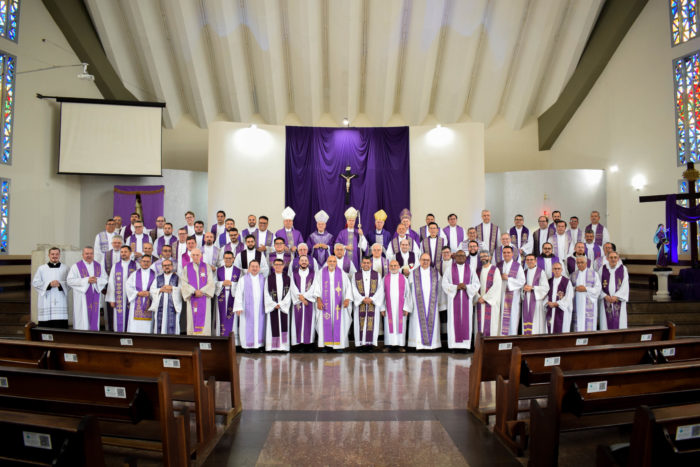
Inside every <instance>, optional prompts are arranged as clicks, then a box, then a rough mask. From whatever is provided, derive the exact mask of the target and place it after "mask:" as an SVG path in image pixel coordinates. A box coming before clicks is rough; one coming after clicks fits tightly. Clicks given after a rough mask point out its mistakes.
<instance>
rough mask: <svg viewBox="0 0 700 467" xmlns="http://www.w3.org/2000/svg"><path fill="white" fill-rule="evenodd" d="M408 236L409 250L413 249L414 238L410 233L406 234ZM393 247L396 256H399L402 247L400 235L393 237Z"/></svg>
mask: <svg viewBox="0 0 700 467" xmlns="http://www.w3.org/2000/svg"><path fill="white" fill-rule="evenodd" d="M406 238H407V239H408V250H409V251H413V239H412V238H411V237H409V236H408V235H406ZM391 248H392V250H393V251H394V256H398V255H399V253H400V252H401V247H400V245H399V237H394V238H392V239H391Z"/></svg>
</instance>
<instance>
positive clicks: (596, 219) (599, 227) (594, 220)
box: [584, 211, 610, 247]
mask: <svg viewBox="0 0 700 467" xmlns="http://www.w3.org/2000/svg"><path fill="white" fill-rule="evenodd" d="M584 230H592V231H593V234H594V235H595V240H594V241H595V244H596V245H598V246H600V247H602V246H603V243H606V242H609V241H610V233H608V229H607V228H606V227H605V226H604V225H603V224H601V223H600V213H599V212H598V211H593V212H591V223H590V224H588V225H587V226H586V228H585V229H584Z"/></svg>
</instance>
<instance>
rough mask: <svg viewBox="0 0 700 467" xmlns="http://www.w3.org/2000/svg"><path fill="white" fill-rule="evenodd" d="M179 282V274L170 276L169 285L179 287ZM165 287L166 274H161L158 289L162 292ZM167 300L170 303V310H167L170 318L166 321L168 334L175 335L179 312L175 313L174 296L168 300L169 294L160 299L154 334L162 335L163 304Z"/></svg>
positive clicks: (157, 282) (157, 281) (157, 280)
mask: <svg viewBox="0 0 700 467" xmlns="http://www.w3.org/2000/svg"><path fill="white" fill-rule="evenodd" d="M179 282H180V280H179V277H177V274H174V273H173V274H172V275H171V276H170V283H169V284H168V285H170V286H172V287H177V286H178V284H179ZM164 285H165V274H161V275H159V276H158V277H156V287H158V290H160V288H161V287H163V286H164ZM170 295H172V294H170ZM165 300H167V301H168V309H167V310H166V312H167V313H168V318H167V321H166V333H167V334H175V316H177V312H176V311H175V304H174V303H173V298H172V296H171V297H170V298H168V297H167V294H164V295H163V296H162V297H160V302H159V303H158V318H157V319H156V322H155V323H154V326H153V334H160V330H161V329H162V327H163V302H164V301H165Z"/></svg>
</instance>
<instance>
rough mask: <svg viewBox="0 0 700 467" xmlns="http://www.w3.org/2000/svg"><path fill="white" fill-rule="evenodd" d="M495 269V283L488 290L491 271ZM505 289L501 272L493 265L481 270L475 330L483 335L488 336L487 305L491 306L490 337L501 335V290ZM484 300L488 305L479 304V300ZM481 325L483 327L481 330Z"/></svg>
mask: <svg viewBox="0 0 700 467" xmlns="http://www.w3.org/2000/svg"><path fill="white" fill-rule="evenodd" d="M492 268H493V269H495V271H494V273H493V283H492V284H491V287H489V289H488V290H487V289H486V286H487V284H488V278H489V271H491V269H492ZM502 287H503V279H502V278H501V274H500V271H499V270H498V268H497V267H496V266H494V265H493V264H487V265H486V266H484V267H483V268H482V269H481V274H480V275H479V293H478V295H477V296H476V299H477V300H476V313H478V314H479V317H478V318H477V317H475V319H474V329H477V330H478V331H481V333H482V334H484V335H486V333H485V332H484V325H485V323H486V305H489V306H491V318H490V325H489V329H488V335H489V336H498V335H500V334H501V296H502V294H501V289H502ZM479 298H483V299H484V301H485V302H486V303H479V302H478V299H479ZM479 323H481V327H480V328H479Z"/></svg>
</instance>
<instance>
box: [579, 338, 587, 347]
mask: <svg viewBox="0 0 700 467" xmlns="http://www.w3.org/2000/svg"><path fill="white" fill-rule="evenodd" d="M576 345H588V337H581V338H579V339H576Z"/></svg>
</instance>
